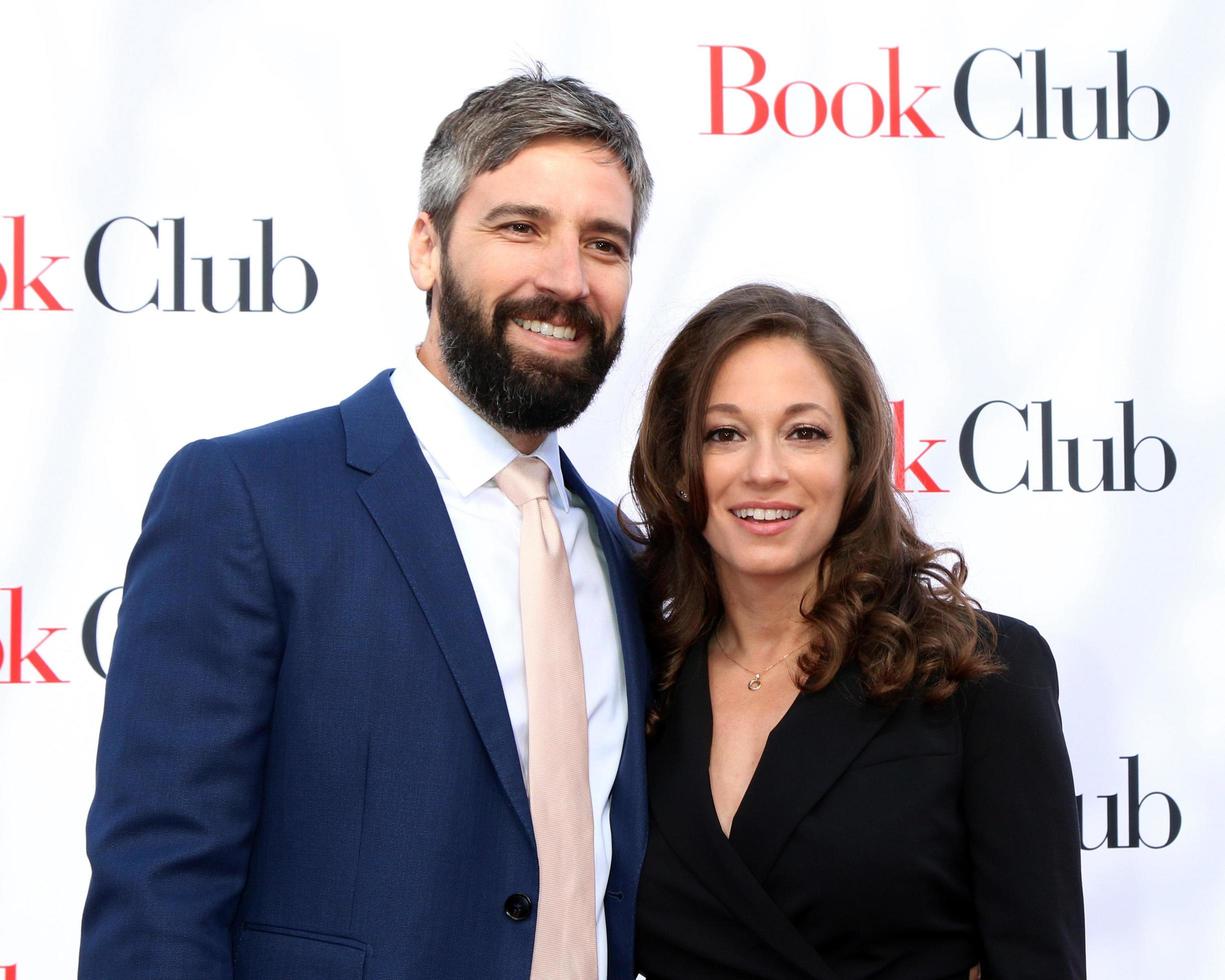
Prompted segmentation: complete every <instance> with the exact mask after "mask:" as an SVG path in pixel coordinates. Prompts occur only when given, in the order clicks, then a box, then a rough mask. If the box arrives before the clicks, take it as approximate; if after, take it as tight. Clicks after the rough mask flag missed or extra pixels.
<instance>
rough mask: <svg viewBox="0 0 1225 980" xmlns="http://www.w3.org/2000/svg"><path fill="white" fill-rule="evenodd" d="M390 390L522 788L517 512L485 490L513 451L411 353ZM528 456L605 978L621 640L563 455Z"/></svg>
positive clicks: (544, 447) (551, 449) (623, 712)
mask: <svg viewBox="0 0 1225 980" xmlns="http://www.w3.org/2000/svg"><path fill="white" fill-rule="evenodd" d="M391 386H392V388H393V389H394V390H395V393H396V397H397V398H398V399H399V400H400V405H401V407H402V408H403V409H404V414H405V415H406V416H407V417H408V422H409V425H411V426H412V427H413V432H414V433H416V436H417V441H418V442H419V443H420V444H421V450H422V452H423V453H424V455H425V459H426V462H428V463H429V465H430V469H431V470H433V472H434V477H435V479H437V481H438V489H439V490H440V491H441V493H442V499H443V503H444V504H446V508H447V514H448V515H449V516H450V518H451V526H452V527H453V528H454V530H455V537H456V538H457V539H458V541H459V550H460V551H461V552H462V553H463V556H464V563H465V564H466V565H467V566H468V577H469V578H470V579H471V580H472V588H473V590H474V591H475V592H476V601H477V605H479V606H480V610H481V617H482V618H483V619H484V621H485V632H486V634H487V635H488V637H489V643H490V646H491V647H493V657H494V660H495V661H496V662H497V666H498V674H499V676H500V677H501V680H502V692H503V694H504V695H505V697H506V708H507V710H508V712H509V713H510V724H511V728H512V729H513V730H514V733H515V746H516V748H517V749H518V750H519V762H520V765H521V766H522V769H523V777H524V779H523V782H524V786H525V787H526V786H527V725H528V719H527V682H526V680H525V677H524V673H523V623H522V620H521V617H520V613H519V529H520V524H521V521H522V518H521V516H520V513H519V508H517V507H516V506H515V505H514V504H512V503H511V502H510V500H508V499H507V498H506V496H505V495H504V494H503V493H502V491H501V490H499V489H498V488H497V486H496V484H495V483H494V482H493V478H494V476H495V475H496V474H497V473H498V472H500V471H501V470H502V469H503V468H504V467H505V466H506V465H507V464H508V463H510V461H511V460H513V459H514V458H515V457H516V456H518V455H519V451H518V450H517V449H515V447H514V446H512V445H511V444H510V443H509V442H507V441H506V440H505V439H504V438H503V437H502V436H501V435H500V434H499V433H498V432H497V430H495V429H494V428H493V427H492V426H491V425H490V424H489V423H488V422H486V421H485V420H484V419H483V418H481V417H480V416H479V415H477V414H476V412H474V411H473V410H472V409H471V408H469V407H468V406H467V405H466V404H465V403H464V402H462V401H461V400H460V399H459V398H458V397H456V396H455V394H453V393H452V392H451V391H450V389H448V388H447V387H446V385H444V384H443V383H442V382H441V381H439V380H438V379H437V378H435V377H434V375H432V374H430V372H429V371H428V370H427V369H426V367H425V365H423V364H422V363H421V362H420V361H419V360H418V359H417V357H416V352H415V351H412V352H410V356H409V357H408V359H407V361H406V363H404V364H403V365H401V366H400V367H399V368H397V369H396V371H395V372H394V373H393V374H392V376H391ZM532 455H533V456H537V457H539V458H540V459H541V460H543V461H544V462H545V463H546V464H547V465H548V467H549V470H550V472H551V473H552V476H553V479H552V480H551V481H550V482H549V502H550V503H551V504H552V506H553V510H554V512H555V513H556V515H557V523H558V525H559V526H560V528H561V534H562V539H563V540H564V541H565V544H566V555H567V557H568V559H569V562H570V577H571V578H572V579H573V580H574V606H575V612H576V613H577V615H578V631H579V644H580V646H581V648H582V654H583V686H584V688H585V690H586V694H587V748H588V755H589V768H590V777H591V807H592V817H593V819H594V826H595V884H596V961H597V963H598V964H599V975H600V980H604V978H605V977H606V976H607V974H608V935H607V928H606V926H605V922H604V892H605V890H606V889H607V887H608V873H609V867H610V865H611V863H612V823H611V809H612V799H611V798H612V786H613V781H614V780H615V779H616V778H617V770H618V769H619V768H620V765H621V749H622V746H623V744H624V742H625V727H626V720H627V715H628V708H627V705H626V695H625V668H624V664H623V663H622V660H621V640H620V632H619V631H618V628H617V616H616V612H615V611H614V609H613V599H612V588H611V586H610V584H609V577H608V566H607V565H606V563H605V561H604V555H603V552H602V551H601V549H600V544H599V536H598V533H597V531H596V528H595V526H594V524H593V522H592V520H591V519H590V518H589V516H588V514H587V512H586V510H585V509H584V507H583V505H582V502H581V501H580V500H579V499H578V498H577V497H573V496H571V494H570V492H569V491H568V490H567V489H566V487H565V484H564V483H563V482H562V474H561V452H560V450H559V449H558V445H557V435H556V433H550V434H549V436H548V438H546V439H545V441H544V442H543V443H541V444H540V446H539V448H537V449H536V451H535V452H534V453H532Z"/></svg>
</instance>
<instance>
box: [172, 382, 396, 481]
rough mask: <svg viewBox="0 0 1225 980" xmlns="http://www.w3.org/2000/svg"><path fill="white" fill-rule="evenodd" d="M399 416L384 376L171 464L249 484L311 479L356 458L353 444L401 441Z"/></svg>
mask: <svg viewBox="0 0 1225 980" xmlns="http://www.w3.org/2000/svg"><path fill="white" fill-rule="evenodd" d="M398 411H399V408H398V404H397V403H396V401H395V395H394V394H393V393H392V391H391V385H390V383H389V382H388V381H387V372H384V373H383V374H380V375H378V376H377V377H375V378H374V380H373V381H371V382H370V383H369V384H367V385H366V386H365V387H364V388H362V389H361V390H359V391H358V392H356V393H355V394H353V395H350V396H349V397H348V398H346V399H344V400H343V401H342V402H340V403H339V404H336V405H329V406H327V407H325V408H317V409H314V410H312V411H308V412H302V413H299V414H297V415H291V416H287V417H286V418H281V419H277V420H275V421H273V422H267V423H265V424H263V425H258V426H255V427H253V428H249V429H243V430H241V431H238V432H232V433H229V434H227V435H221V436H214V437H211V438H207V439H200V440H197V441H195V442H193V443H191V444H189V445H187V446H185V447H184V448H183V449H181V450H180V451H179V452H178V453H177V454H176V456H175V459H174V460H172V464H173V463H175V462H179V461H182V460H193V461H194V462H196V463H197V464H198V465H203V466H208V465H209V463H210V462H211V463H213V464H214V465H218V464H219V465H223V466H224V467H226V468H229V467H234V468H236V469H237V470H238V471H239V472H241V473H242V474H243V475H244V477H245V478H247V479H252V478H254V479H258V478H260V476H261V475H271V476H275V475H276V474H284V473H286V472H293V473H305V474H310V473H314V472H318V471H319V469H320V468H321V467H325V466H327V465H342V466H343V465H344V464H345V461H346V458H347V457H348V456H349V455H352V451H353V448H354V445H353V443H354V439H355V438H356V439H357V441H358V443H359V444H360V445H362V446H367V445H369V444H370V443H372V442H373V443H379V442H386V443H387V445H389V446H390V445H392V444H394V443H396V442H399V441H402V440H403V436H404V434H405V433H407V432H408V431H409V430H408V428H407V422H406V421H405V420H404V417H403V414H402V413H400V415H399V417H398V424H397V417H396V414H395V413H396V412H398ZM401 426H403V428H402V429H401ZM379 430H383V431H381V432H380V431H379ZM391 430H394V431H391ZM372 432H373V433H375V435H374V436H373V437H371V435H370V434H371V433H372Z"/></svg>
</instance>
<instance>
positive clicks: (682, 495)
mask: <svg viewBox="0 0 1225 980" xmlns="http://www.w3.org/2000/svg"><path fill="white" fill-rule="evenodd" d="M676 495H677V496H678V497H680V498H681V500H683V501H685V503H689V494H687V493H686V492H685V491H684V490H677V491H676Z"/></svg>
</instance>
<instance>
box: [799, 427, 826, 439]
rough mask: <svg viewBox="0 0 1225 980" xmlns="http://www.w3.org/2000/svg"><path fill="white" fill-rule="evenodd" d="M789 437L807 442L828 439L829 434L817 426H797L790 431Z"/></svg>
mask: <svg viewBox="0 0 1225 980" xmlns="http://www.w3.org/2000/svg"><path fill="white" fill-rule="evenodd" d="M791 436H792V438H794V439H800V440H802V441H805V442H808V441H817V440H821V439H828V438H829V433H828V432H826V431H825V430H824V429H822V428H821V427H820V426H817V425H797V426H796V427H795V428H794V429H792V430H791Z"/></svg>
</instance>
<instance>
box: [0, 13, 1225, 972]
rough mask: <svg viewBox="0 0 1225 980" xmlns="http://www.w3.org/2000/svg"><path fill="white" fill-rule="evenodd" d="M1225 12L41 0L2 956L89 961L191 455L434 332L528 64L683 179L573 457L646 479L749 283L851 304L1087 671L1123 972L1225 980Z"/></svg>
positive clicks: (955, 520) (980, 550)
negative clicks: (130, 615) (138, 597)
mask: <svg viewBox="0 0 1225 980" xmlns="http://www.w3.org/2000/svg"><path fill="white" fill-rule="evenodd" d="M1221 10H1222V8H1220V7H1219V6H1218V5H1215V4H1210V3H1207V2H1199V3H1195V2H1177V0H1175V2H1172V3H1166V4H1136V3H1126V4H1106V3H1092V4H1083V5H1066V4H1054V3H1045V2H1040V3H1036V4H1035V3H1030V4H1014V5H1011V6H1000V5H990V6H989V7H988V6H985V5H978V4H970V3H962V4H950V5H931V4H911V3H879V4H863V5H850V4H833V3H822V2H816V3H813V2H799V0H792V2H772V0H767V2H763V3H758V4H753V5H747V6H746V5H742V4H736V5H731V4H728V5H722V4H702V5H693V6H692V7H689V6H687V5H667V4H659V3H642V2H628V3H622V4H617V5H615V6H613V7H607V6H596V7H592V6H588V5H572V4H565V3H561V2H556V3H537V4H527V5H503V4H485V3H470V4H462V5H444V7H443V8H442V9H433V8H428V7H419V6H416V5H403V6H396V7H393V6H391V5H383V4H373V3H370V4H367V3H363V2H355V3H350V4H346V5H343V9H340V8H337V7H336V5H334V4H310V3H307V4H302V3H295V4H288V3H279V2H275V0H242V2H225V0H219V2H211V3H204V2H185V3H176V4H160V3H154V2H144V0H130V2H123V0H108V2H100V3H85V2H83V0H82V2H78V3H67V2H58V0H44V2H41V3H38V4H33V3H17V2H6V3H5V5H4V17H3V19H4V24H5V26H4V31H3V40H2V41H0V45H2V46H3V52H4V53H3V57H2V58H0V91H3V93H4V100H3V102H4V108H3V113H2V114H0V141H2V143H0V145H2V148H3V152H2V153H0V452H2V459H3V479H2V480H0V978H3V980H63V978H67V977H71V976H73V975H74V972H75V969H76V955H77V943H78V929H79V922H80V911H81V905H82V901H83V899H84V895H85V890H86V886H87V882H88V873H89V869H88V864H87V862H86V859H85V855H84V830H83V827H84V820H85V814H86V811H87V808H88V805H89V802H90V799H91V797H92V793H93V779H94V776H93V761H94V753H95V750H96V742H97V731H98V723H99V718H100V714H101V707H102V697H103V688H104V683H105V682H104V677H105V674H106V669H107V665H108V661H109V656H110V646H111V642H112V637H113V634H114V629H115V620H116V612H117V609H118V607H119V604H120V602H121V601H122V582H123V575H124V567H125V563H126V560H127V556H128V553H129V551H130V549H131V547H132V545H133V543H134V541H135V539H136V536H137V533H138V530H139V524H140V518H141V514H142V511H143V508H144V505H145V502H146V500H147V497H148V494H149V491H150V489H151V487H152V484H153V481H154V479H155V477H156V475H157V473H158V472H159V470H160V469H161V467H162V465H163V464H164V463H165V461H166V460H167V459H168V458H169V457H170V456H171V455H172V454H173V453H174V451H175V450H176V449H178V448H179V447H180V446H181V445H183V444H184V443H186V442H188V441H191V440H193V439H196V438H199V437H202V436H209V435H217V434H221V433H225V432H230V431H234V430H237V429H242V428H246V427H249V426H252V425H255V424H259V423H261V422H264V421H268V420H270V419H274V418H278V417H282V416H285V415H289V414H293V413H295V412H299V411H304V410H307V409H310V408H315V407H318V406H321V405H326V404H334V403H335V402H337V401H338V400H340V399H341V398H343V397H345V396H346V395H347V394H349V393H350V392H351V391H353V390H355V389H356V388H358V387H360V386H361V385H362V384H363V383H364V382H365V381H367V380H368V379H369V378H370V377H372V376H373V375H374V374H375V373H377V372H378V371H380V370H382V369H383V368H385V367H388V366H392V365H394V364H396V363H398V362H399V361H401V360H402V359H403V358H404V357H405V354H406V351H409V350H411V348H412V346H413V345H414V344H416V343H418V342H419V340H420V338H421V336H422V335H423V332H424V327H425V322H426V314H425V307H424V302H423V297H422V295H421V294H420V293H418V292H417V291H416V290H415V289H414V287H413V285H412V282H411V279H410V278H409V274H408V263H407V238H408V232H409V229H410V227H411V225H412V222H413V219H414V217H415V215H416V185H417V178H418V172H419V171H418V168H419V164H420V159H421V154H422V152H423V151H424V149H425V146H426V143H427V142H428V140H429V137H430V135H431V134H432V132H433V129H434V127H435V126H436V124H437V123H438V121H439V120H440V119H441V118H442V116H443V115H444V114H445V113H446V112H448V111H449V110H451V109H452V108H453V107H455V106H457V105H458V104H459V102H460V101H461V100H462V98H463V96H464V95H465V94H467V93H468V92H469V91H471V90H472V89H474V88H478V87H481V86H483V85H487V84H490V83H493V82H495V81H498V80H500V79H501V78H503V77H505V76H506V75H508V74H511V73H512V72H514V71H515V70H517V69H518V68H520V67H521V66H523V65H525V64H528V63H530V62H532V61H534V60H537V59H538V60H541V61H543V62H544V63H545V65H546V66H547V68H548V69H549V70H550V71H551V72H553V73H555V74H574V75H577V76H579V77H581V78H583V79H584V80H586V81H587V82H588V83H590V84H591V85H592V86H594V87H596V88H597V89H600V90H602V91H604V92H606V93H608V94H609V95H611V96H612V97H613V98H614V99H616V100H617V101H618V102H619V104H620V105H621V106H622V107H623V108H624V109H625V110H626V111H627V112H628V113H629V114H630V115H632V116H633V117H634V119H635V120H636V121H637V123H638V125H639V127H640V132H641V135H642V139H643V143H644V145H645V148H646V151H647V154H648V157H649V160H650V163H651V167H652V168H653V170H654V173H655V177H656V181H657V190H656V198H655V205H654V208H653V210H652V213H651V216H650V219H649V221H648V222H647V224H646V226H645V230H644V233H643V235H642V239H641V243H640V248H639V252H638V255H637V258H636V261H635V265H634V286H633V291H632V294H631V297H630V309H629V316H628V321H627V327H628V337H627V341H626V345H625V351H624V353H623V355H622V358H621V361H620V363H619V364H618V366H617V367H616V368H615V370H614V372H613V374H612V375H611V377H610V380H609V382H608V384H607V385H606V387H605V389H604V390H603V392H602V393H601V394H600V395H599V397H598V398H597V400H596V402H595V403H594V405H593V407H592V408H591V409H590V410H589V411H588V412H587V414H586V415H584V416H583V418H582V419H581V420H580V421H579V422H578V423H577V424H576V425H574V426H573V428H572V429H570V430H568V431H567V432H565V433H564V434H563V439H562V442H563V445H564V446H565V448H566V449H567V451H568V452H569V453H570V454H571V456H572V457H573V458H574V459H575V461H576V463H577V465H578V467H579V469H580V470H581V471H582V472H583V473H584V475H585V476H586V477H587V478H588V480H589V481H590V482H591V483H592V484H593V485H594V486H597V487H599V488H601V489H602V490H603V491H604V492H605V493H606V494H608V495H609V496H612V497H614V498H615V497H617V496H619V495H622V494H624V493H625V490H626V486H627V481H626V469H627V463H628V458H629V453H630V450H631V447H632V445H633V441H634V438H635V434H636V427H637V423H638V419H639V412H640V407H641V403H642V398H643V394H644V389H645V385H646V382H647V379H648V377H649V374H650V371H651V369H652V367H653V365H654V363H655V362H656V361H657V359H658V357H659V355H660V353H661V352H662V350H663V348H664V347H665V346H666V344H667V343H668V341H669V340H670V339H671V337H672V336H673V334H674V333H675V332H676V330H677V329H678V327H679V326H680V324H681V323H682V322H683V321H684V320H685V318H686V317H687V316H688V315H689V314H690V313H692V312H693V311H694V310H695V309H697V308H698V307H699V306H700V305H702V304H703V303H704V302H705V301H706V300H707V299H709V298H710V297H711V296H713V295H714V294H715V293H717V292H719V291H721V290H723V289H725V288H727V287H729V286H731V285H734V284H736V283H740V282H745V281H749V280H769V281H772V282H777V283H781V284H785V285H789V286H793V287H796V288H799V289H803V290H806V291H810V292H813V293H816V294H818V295H821V296H823V297H825V298H827V299H829V300H830V301H831V302H833V303H834V304H835V305H836V306H838V307H839V308H840V309H841V310H842V311H843V313H844V314H845V315H846V317H847V318H848V320H849V321H850V322H851V324H852V325H853V326H854V327H855V328H856V329H857V331H858V332H859V333H860V335H861V336H862V337H863V339H864V340H865V342H866V344H867V346H868V348H869V350H870V351H871V352H872V353H873V355H874V357H875V358H876V360H877V363H878V365H879V367H880V369H881V372H882V374H883V376H884V378H885V380H886V383H887V385H888V388H889V392H890V397H891V400H892V402H893V406H894V419H895V423H896V429H897V435H898V447H899V448H898V455H897V459H896V468H895V480H896V484H897V486H898V488H899V489H900V490H901V491H903V492H904V493H905V494H906V496H907V499H908V500H909V501H910V502H911V504H912V506H913V508H914V510H915V513H916V516H917V518H918V521H919V524H920V529H921V531H922V532H923V533H924V535H925V536H926V537H927V538H928V539H929V540H933V541H935V542H939V543H943V544H950V545H955V546H957V547H959V548H961V549H963V550H964V552H965V553H966V556H967V559H968V564H969V567H970V572H971V574H970V586H971V591H972V592H973V594H974V595H975V596H977V597H978V598H979V599H980V601H981V602H982V603H983V605H984V606H985V607H987V608H991V609H997V610H999V611H1001V612H1007V613H1010V614H1012V615H1016V616H1019V617H1021V618H1024V619H1026V620H1028V621H1029V622H1031V623H1033V624H1034V625H1036V626H1037V627H1038V628H1039V629H1040V630H1041V631H1042V632H1043V634H1044V635H1045V636H1046V637H1047V639H1048V640H1049V641H1050V644H1051V646H1052V648H1053V650H1054V652H1055V655H1056V658H1057V661H1058V666H1059V671H1060V679H1061V705H1062V711H1063V719H1064V727H1065V732H1066V735H1067V740H1068V747H1069V750H1070V753H1071V757H1072V763H1073V769H1074V773H1075V779H1076V787H1077V792H1078V793H1079V794H1080V797H1079V799H1080V804H1081V807H1080V824H1081V836H1082V846H1083V852H1082V858H1083V867H1084V881H1085V901H1086V914H1087V921H1088V929H1089V956H1090V971H1091V974H1092V975H1093V976H1095V977H1103V978H1112V980H1113V978H1129V977H1143V978H1165V977H1175V976H1177V977H1181V978H1205V980H1207V978H1215V977H1220V976H1223V975H1225V938H1223V936H1225V930H1222V929H1221V928H1220V925H1221V923H1222V922H1225V868H1223V861H1222V849H1221V847H1220V843H1219V841H1218V837H1219V835H1220V813H1221V812H1222V808H1223V806H1225V785H1223V779H1222V777H1223V775H1225V764H1223V762H1222V759H1223V758H1225V711H1223V710H1222V707H1221V705H1222V703H1223V702H1225V650H1223V649H1222V647H1223V641H1222V639H1221V635H1222V630H1221V621H1222V616H1223V614H1225V601H1223V600H1225V584H1223V583H1225V502H1223V500H1222V487H1223V486H1225V462H1223V455H1225V454H1223V446H1225V442H1223V437H1222V432H1225V399H1223V397H1222V387H1223V385H1222V380H1221V376H1222V371H1223V370H1225V367H1223V364H1225V340H1223V339H1222V338H1223V330H1222V328H1223V327H1225V323H1223V322H1222V320H1223V314H1222V303H1221V300H1220V282H1221V271H1220V269H1221V265H1222V258H1223V255H1225V252H1223V250H1222V246H1221V229H1222V228H1223V227H1225V191H1223V190H1222V180H1221V167H1222V161H1223V160H1225V152H1223V150H1225V138H1223V136H1222V134H1223V133H1225V124H1223V123H1222V121H1221V119H1222V117H1221V113H1222V106H1223V105H1225V69H1223V68H1222V61H1221V57H1220V48H1221V43H1222V40H1223V39H1225V16H1223V15H1222V13H1221Z"/></svg>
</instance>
